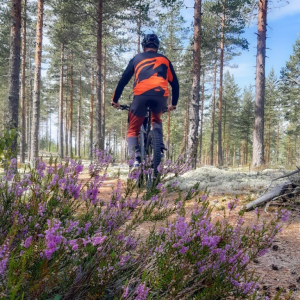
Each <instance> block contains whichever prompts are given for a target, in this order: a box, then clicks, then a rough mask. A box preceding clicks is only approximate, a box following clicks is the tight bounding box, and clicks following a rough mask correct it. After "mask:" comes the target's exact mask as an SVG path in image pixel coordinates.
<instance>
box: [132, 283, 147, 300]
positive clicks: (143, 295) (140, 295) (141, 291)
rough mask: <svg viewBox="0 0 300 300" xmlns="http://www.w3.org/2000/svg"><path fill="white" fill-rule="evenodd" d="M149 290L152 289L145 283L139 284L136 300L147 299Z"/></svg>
mask: <svg viewBox="0 0 300 300" xmlns="http://www.w3.org/2000/svg"><path fill="white" fill-rule="evenodd" d="M149 290H150V289H149V288H147V287H146V285H145V283H141V284H139V286H138V287H137V289H136V294H137V296H136V298H135V300H146V299H147V296H148V293H149Z"/></svg>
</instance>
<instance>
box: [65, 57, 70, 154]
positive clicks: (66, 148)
mask: <svg viewBox="0 0 300 300" xmlns="http://www.w3.org/2000/svg"><path fill="white" fill-rule="evenodd" d="M67 57H68V56H67ZM68 87H69V65H68V64H67V70H66V93H65V103H64V105H65V116H64V117H65V121H64V127H65V136H64V138H65V141H64V143H65V157H67V156H68V154H69V143H68V140H69V139H68V134H69V131H68V119H69V118H68V92H69V88H68Z"/></svg>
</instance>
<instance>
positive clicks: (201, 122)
mask: <svg viewBox="0 0 300 300" xmlns="http://www.w3.org/2000/svg"><path fill="white" fill-rule="evenodd" d="M204 77H205V72H204V70H203V75H202V78H203V79H202V86H201V118H200V136H199V162H200V164H201V163H202V162H201V154H202V140H203V115H204V97H205V94H204V87H205V86H204Z"/></svg>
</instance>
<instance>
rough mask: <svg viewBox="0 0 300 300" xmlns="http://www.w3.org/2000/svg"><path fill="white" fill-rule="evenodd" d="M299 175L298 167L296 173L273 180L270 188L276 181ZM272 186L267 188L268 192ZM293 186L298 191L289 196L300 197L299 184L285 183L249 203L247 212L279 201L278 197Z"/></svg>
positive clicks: (299, 169)
mask: <svg viewBox="0 0 300 300" xmlns="http://www.w3.org/2000/svg"><path fill="white" fill-rule="evenodd" d="M297 173H300V168H298V167H297V170H295V171H292V172H290V173H288V174H285V175H283V176H280V177H277V178H275V179H273V180H272V181H271V184H270V186H271V185H272V183H273V182H274V181H275V180H278V179H282V178H285V177H290V176H293V175H295V174H297ZM270 186H269V187H268V188H267V190H268V189H269V188H270ZM291 186H292V187H293V188H296V189H295V190H294V191H293V192H292V193H289V195H292V196H295V195H299V194H300V190H299V184H296V185H295V184H294V183H293V182H292V181H289V182H285V183H282V184H280V185H277V186H275V188H274V189H272V190H271V191H270V192H268V193H265V194H263V195H262V196H260V197H259V198H257V199H256V200H254V201H251V202H250V203H248V204H247V205H246V208H245V209H246V211H249V210H251V209H253V208H255V207H257V206H261V205H264V204H265V203H266V202H268V201H271V200H273V199H275V198H276V199H277V197H279V196H281V195H283V194H284V193H285V192H286V191H287V189H289V188H290V187H291Z"/></svg>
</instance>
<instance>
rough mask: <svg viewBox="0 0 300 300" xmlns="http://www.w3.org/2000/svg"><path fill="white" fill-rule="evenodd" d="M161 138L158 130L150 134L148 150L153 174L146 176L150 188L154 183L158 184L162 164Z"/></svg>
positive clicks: (147, 144)
mask: <svg viewBox="0 0 300 300" xmlns="http://www.w3.org/2000/svg"><path fill="white" fill-rule="evenodd" d="M160 148H161V137H160V134H159V132H158V131H157V130H151V131H150V132H149V134H148V138H147V143H146V149H147V154H148V155H149V156H150V157H151V169H152V171H151V173H150V174H148V175H147V176H146V184H147V187H148V188H150V187H152V185H153V184H154V183H156V184H158V181H159V172H158V170H157V167H158V166H159V164H160V162H161V149H160Z"/></svg>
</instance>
